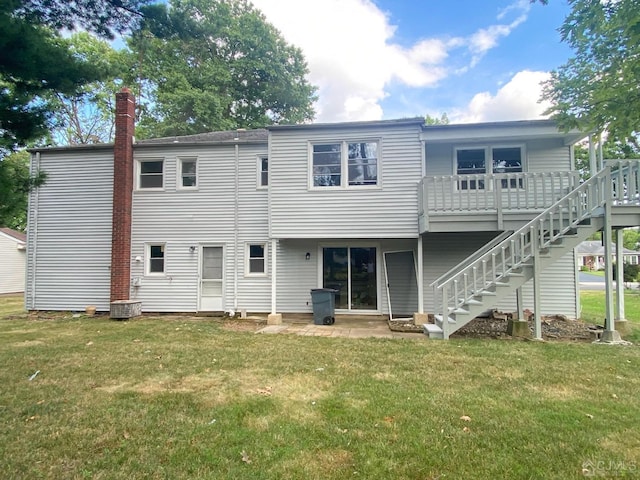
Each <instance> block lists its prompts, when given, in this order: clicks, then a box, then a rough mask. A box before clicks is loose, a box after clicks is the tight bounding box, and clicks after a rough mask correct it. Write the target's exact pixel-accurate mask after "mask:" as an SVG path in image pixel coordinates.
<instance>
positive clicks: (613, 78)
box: [543, 0, 640, 141]
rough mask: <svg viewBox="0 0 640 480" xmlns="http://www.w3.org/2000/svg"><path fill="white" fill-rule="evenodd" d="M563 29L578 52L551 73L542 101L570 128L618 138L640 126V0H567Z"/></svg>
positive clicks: (566, 39) (633, 133)
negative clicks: (639, 1)
mask: <svg viewBox="0 0 640 480" xmlns="http://www.w3.org/2000/svg"><path fill="white" fill-rule="evenodd" d="M569 4H570V5H571V8H572V10H571V13H570V14H569V15H568V16H567V18H566V19H565V21H564V23H563V24H562V27H561V28H560V33H561V37H562V40H563V41H564V42H566V43H568V44H569V45H570V46H571V47H572V48H573V50H574V52H575V56H574V57H573V58H571V59H570V60H569V61H568V62H567V63H565V64H564V65H562V66H561V67H560V68H558V69H557V70H555V71H553V72H552V74H551V79H550V80H549V81H548V82H547V83H546V84H545V86H544V91H543V99H545V100H549V101H551V102H552V104H553V106H552V107H551V108H550V109H549V111H548V113H551V114H553V117H554V118H555V119H556V120H557V121H558V122H559V124H560V125H561V126H562V127H563V128H566V129H569V128H574V127H576V128H580V129H582V130H583V131H587V130H591V129H592V130H595V131H597V132H604V131H608V132H609V133H610V135H611V136H612V137H613V138H616V139H619V140H623V141H624V140H627V139H631V140H632V141H633V140H634V139H635V137H636V134H637V133H638V131H639V130H640V126H639V125H640V5H639V3H638V0H615V1H614V0H569Z"/></svg>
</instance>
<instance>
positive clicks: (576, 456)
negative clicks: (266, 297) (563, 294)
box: [0, 298, 640, 479]
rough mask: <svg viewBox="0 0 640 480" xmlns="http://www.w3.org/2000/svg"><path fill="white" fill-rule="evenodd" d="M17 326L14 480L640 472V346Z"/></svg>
mask: <svg viewBox="0 0 640 480" xmlns="http://www.w3.org/2000/svg"><path fill="white" fill-rule="evenodd" d="M4 302H6V298H2V299H0V304H1V303H4ZM0 312H1V315H4V319H1V320H0V364H2V365H3V366H4V368H2V369H0V385H2V388H1V389H0V421H2V425H3V428H2V429H1V430H0V458H2V464H3V465H2V472H3V473H2V476H3V478H16V479H18V478H20V479H23V478H24V479H27V478H28V479H31V478H50V479H58V478H70V479H82V478H92V479H143V478H144V479H147V478H150V479H156V478H157V479H165V478H167V479H188V478H199V479H200V478H204V479H228V478H233V479H301V478H304V479H344V478H361V479H363V478H366V479H389V478H403V479H405V478H406V479H414V478H415V479H435V478H451V479H458V478H481V479H485V478H510V479H520V478H522V479H525V478H536V479H537V478H557V479H570V478H583V471H582V470H583V465H585V462H588V461H590V462H592V463H594V464H596V465H598V466H599V470H597V471H594V472H593V473H595V474H602V475H609V476H614V475H618V474H622V473H625V474H627V475H629V476H632V475H638V473H639V472H638V469H639V468H640V466H639V465H638V464H637V462H638V459H639V458H640V430H639V429H638V428H637V419H638V418H640V406H639V405H638V402H637V392H638V391H640V376H639V375H638V369H639V367H640V349H639V348H638V347H637V346H633V347H611V346H596V345H592V344H585V343H552V342H549V343H536V342H519V341H498V340H451V341H447V342H444V341H443V342H439V341H428V340H424V339H422V338H421V337H419V339H417V340H383V339H358V340H350V339H344V338H320V337H299V336H292V335H254V334H253V333H249V332H237V331H229V330H227V329H225V328H224V324H223V323H221V322H218V321H214V320H211V319H206V318H199V319H175V318H166V317H161V318H146V317H145V318H140V319H135V320H132V321H128V322H116V321H111V320H108V319H106V318H103V317H96V318H89V317H77V318H74V317H73V316H69V315H67V316H64V315H51V318H50V319H43V318H42V317H40V318H36V317H29V316H27V315H19V314H18V315H17V314H16V311H15V307H11V306H7V305H6V304H5V305H2V306H1V307H0ZM36 371H40V373H39V374H38V375H37V376H35V378H33V379H32V380H30V378H31V377H32V375H33V374H34V373H35V372H36ZM463 416H467V417H469V418H470V421H466V420H464V419H462V418H461V417H463ZM584 468H589V467H588V465H586V467H584Z"/></svg>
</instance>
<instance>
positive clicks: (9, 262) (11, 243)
mask: <svg viewBox="0 0 640 480" xmlns="http://www.w3.org/2000/svg"><path fill="white" fill-rule="evenodd" d="M0 259H1V261H2V267H0V294H2V293H17V292H24V283H25V276H24V275H25V274H24V272H25V268H26V260H27V255H26V250H25V245H24V244H23V243H21V242H18V241H17V240H15V239H13V238H11V237H9V236H6V235H4V234H3V233H1V232H0Z"/></svg>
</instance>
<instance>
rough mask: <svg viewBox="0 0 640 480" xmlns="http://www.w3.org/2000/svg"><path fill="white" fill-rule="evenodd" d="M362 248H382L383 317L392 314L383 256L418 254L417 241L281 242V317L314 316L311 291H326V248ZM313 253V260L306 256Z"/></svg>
mask: <svg viewBox="0 0 640 480" xmlns="http://www.w3.org/2000/svg"><path fill="white" fill-rule="evenodd" d="M324 245H331V246H341V245H361V246H375V247H378V262H377V268H378V275H379V279H380V288H379V299H378V305H379V306H380V313H382V314H388V313H389V302H388V299H387V290H386V288H385V284H386V279H385V277H384V268H383V264H382V262H383V259H382V258H383V257H382V253H383V252H386V251H398V250H414V251H415V248H416V245H417V239H416V240H408V239H386V240H380V239H342V240H337V239H319V240H280V241H279V242H278V252H277V261H278V271H277V273H278V275H277V276H278V278H277V282H278V283H277V295H276V297H277V310H278V312H281V313H311V312H313V305H312V303H311V293H310V291H311V289H312V288H319V287H322V281H321V278H320V275H321V271H322V257H321V255H322V250H321V249H322V246H324ZM307 252H309V253H310V254H311V258H310V260H308V261H307V260H306V259H305V256H306V254H307Z"/></svg>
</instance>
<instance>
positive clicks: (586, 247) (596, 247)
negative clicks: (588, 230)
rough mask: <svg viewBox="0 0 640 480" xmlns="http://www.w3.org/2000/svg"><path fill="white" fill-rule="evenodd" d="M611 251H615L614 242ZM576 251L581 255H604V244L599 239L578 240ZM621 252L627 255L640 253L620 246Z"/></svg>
mask: <svg viewBox="0 0 640 480" xmlns="http://www.w3.org/2000/svg"><path fill="white" fill-rule="evenodd" d="M611 247H612V251H613V253H615V252H616V244H615V243H613V244H612V245H611ZM576 253H577V254H578V255H582V256H583V257H590V256H598V257H604V246H602V242H601V241H600V240H586V241H584V242H580V243H579V244H578V246H577V247H576ZM622 253H624V254H628V255H640V252H638V251H636V250H629V249H628V248H624V247H623V248H622Z"/></svg>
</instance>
